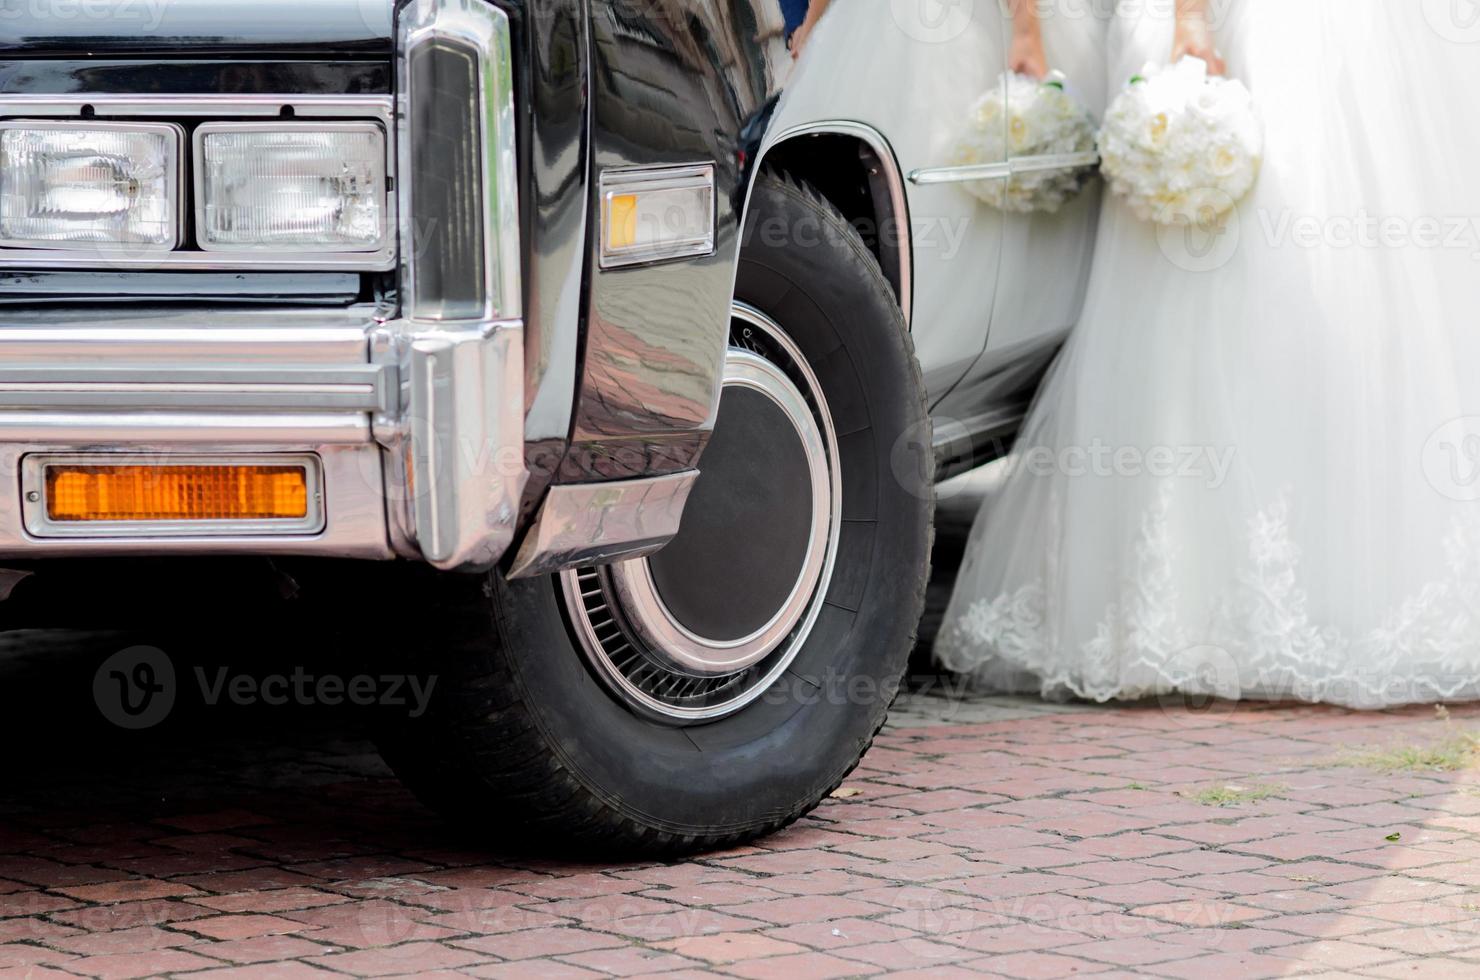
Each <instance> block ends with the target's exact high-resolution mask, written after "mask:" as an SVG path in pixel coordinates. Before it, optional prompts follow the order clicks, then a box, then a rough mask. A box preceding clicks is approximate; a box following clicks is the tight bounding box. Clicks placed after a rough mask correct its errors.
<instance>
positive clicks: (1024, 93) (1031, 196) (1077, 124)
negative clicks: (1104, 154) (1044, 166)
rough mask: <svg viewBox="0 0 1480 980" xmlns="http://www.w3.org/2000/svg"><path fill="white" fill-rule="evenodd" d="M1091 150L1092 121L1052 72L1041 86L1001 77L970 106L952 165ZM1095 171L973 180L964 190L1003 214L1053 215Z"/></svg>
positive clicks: (1006, 75)
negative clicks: (1051, 213)
mask: <svg viewBox="0 0 1480 980" xmlns="http://www.w3.org/2000/svg"><path fill="white" fill-rule="evenodd" d="M1094 148H1095V122H1094V119H1093V118H1092V117H1091V116H1090V114H1089V112H1088V111H1087V110H1086V109H1085V108H1084V106H1083V105H1081V104H1080V103H1079V101H1078V100H1077V99H1075V98H1074V96H1073V95H1071V94H1070V93H1069V92H1068V91H1067V90H1066V89H1065V87H1064V76H1063V75H1062V74H1060V73H1059V72H1053V73H1052V74H1050V75H1049V76H1048V78H1047V79H1045V80H1043V81H1041V82H1040V81H1037V80H1035V79H1032V78H1029V77H1027V76H1026V75H1017V74H1012V73H1010V72H1005V73H1003V75H1002V81H1001V82H1000V83H999V84H998V85H996V86H995V87H994V88H992V89H991V91H989V92H987V94H986V95H983V96H982V97H981V98H980V99H978V100H977V101H976V104H975V105H973V106H972V107H971V112H970V114H969V115H968V117H967V125H966V132H965V133H964V134H963V135H962V137H961V139H960V140H958V141H957V143H956V148H955V151H954V153H953V155H952V159H951V163H952V165H954V166H970V165H972V164H982V163H1001V162H1003V161H1004V160H1007V159H1009V158H1010V157H1014V156H1036V155H1039V154H1049V153H1084V152H1087V151H1090V150H1093V149H1094ZM1093 173H1094V167H1093V166H1088V165H1086V166H1084V167H1079V168H1074V169H1059V170H1042V171H1036V172H1033V173H1025V174H1014V175H1012V177H1010V178H1008V179H1007V180H1001V179H997V180H975V181H971V182H970V183H968V184H966V185H965V186H966V189H967V190H968V191H970V192H971V193H972V194H974V195H976V196H977V197H979V198H981V199H982V200H983V201H986V202H987V203H988V204H990V205H992V207H994V208H997V209H999V210H1002V211H1023V212H1029V211H1050V212H1052V211H1057V210H1058V209H1059V208H1060V207H1062V206H1063V204H1064V202H1065V201H1067V200H1069V198H1071V197H1073V196H1074V195H1075V194H1077V193H1078V192H1079V188H1080V187H1082V186H1083V185H1084V182H1085V180H1087V179H1088V178H1089V177H1090V175H1092V174H1093Z"/></svg>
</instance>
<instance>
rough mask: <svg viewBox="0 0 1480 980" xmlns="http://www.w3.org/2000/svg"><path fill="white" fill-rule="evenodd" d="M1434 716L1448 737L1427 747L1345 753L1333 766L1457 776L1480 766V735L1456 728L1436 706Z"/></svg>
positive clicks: (1389, 747) (1396, 746) (1390, 747)
mask: <svg viewBox="0 0 1480 980" xmlns="http://www.w3.org/2000/svg"><path fill="white" fill-rule="evenodd" d="M1434 715H1435V717H1436V718H1438V720H1439V721H1442V722H1443V723H1444V735H1443V737H1442V738H1439V739H1437V740H1435V741H1432V742H1429V743H1426V744H1419V745H1413V744H1401V743H1398V744H1392V745H1386V746H1380V747H1367V748H1363V749H1356V750H1352V751H1350V752H1346V753H1343V754H1342V755H1339V756H1337V757H1336V758H1335V759H1333V760H1332V761H1331V763H1330V765H1333V766H1346V767H1350V768H1355V769H1371V770H1372V771H1374V772H1385V773H1393V772H1455V771H1457V770H1460V769H1472V768H1475V767H1477V766H1480V734H1477V733H1475V732H1467V731H1464V730H1463V729H1460V728H1456V727H1455V725H1454V722H1453V721H1451V720H1450V717H1449V710H1448V709H1447V708H1445V707H1444V706H1443V705H1442V704H1436V705H1434Z"/></svg>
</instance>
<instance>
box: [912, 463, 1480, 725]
mask: <svg viewBox="0 0 1480 980" xmlns="http://www.w3.org/2000/svg"><path fill="white" fill-rule="evenodd" d="M1169 504H1170V487H1169V486H1165V485H1164V486H1163V487H1162V488H1161V489H1160V491H1159V492H1158V494H1157V497H1156V500H1155V502H1154V503H1153V505H1152V506H1151V507H1150V508H1149V510H1148V512H1147V514H1146V515H1145V517H1144V518H1143V520H1142V521H1141V525H1140V528H1139V530H1138V534H1137V537H1136V542H1135V547H1134V552H1133V561H1132V574H1130V575H1128V576H1126V577H1125V578H1124V579H1123V580H1122V581H1121V582H1120V583H1119V587H1118V589H1117V598H1116V599H1115V600H1114V601H1112V602H1111V603H1110V604H1109V605H1108V607H1107V608H1106V610H1105V613H1104V616H1103V617H1102V618H1101V620H1100V621H1099V623H1098V624H1097V626H1096V628H1095V632H1094V635H1093V636H1092V637H1091V638H1089V639H1088V640H1086V641H1084V642H1082V643H1080V645H1079V646H1078V648H1077V649H1063V648H1062V645H1061V644H1060V643H1058V642H1056V640H1055V637H1054V636H1053V633H1054V632H1055V631H1056V630H1057V629H1058V626H1059V624H1058V623H1057V622H1056V620H1055V617H1054V610H1053V609H1052V608H1051V603H1052V601H1053V597H1052V595H1051V594H1050V588H1049V585H1048V583H1049V582H1052V581H1054V578H1053V573H1052V570H1051V569H1050V570H1046V572H1047V573H1048V577H1046V578H1037V579H1035V580H1034V581H1031V582H1029V583H1028V584H1026V585H1023V586H1022V587H1020V588H1018V589H1016V590H1014V591H1011V592H1005V593H1003V594H1001V595H998V596H996V597H995V598H992V599H985V598H983V599H977V600H975V601H974V602H972V603H971V605H970V606H969V607H968V608H967V610H966V612H965V613H964V614H963V615H960V616H958V617H957V618H956V619H955V620H954V621H953V622H951V623H949V624H947V626H946V628H945V629H944V630H943V631H942V634H941V637H940V640H939V641H938V642H937V646H936V656H937V659H938V660H939V661H940V663H941V664H942V665H943V666H945V667H946V668H948V669H950V670H953V671H956V672H958V673H962V674H969V675H971V677H972V679H973V681H975V682H976V683H977V684H978V685H979V686H982V687H986V688H990V689H993V690H1007V691H1014V692H1018V693H1023V692H1027V691H1031V690H1034V689H1036V690H1037V692H1038V693H1039V694H1041V695H1042V696H1044V697H1046V698H1051V699H1055V700H1061V699H1064V698H1066V697H1079V698H1086V699H1090V700H1095V701H1109V700H1112V699H1122V700H1135V699H1139V698H1144V697H1151V696H1163V695H1166V694H1170V693H1173V692H1180V693H1182V694H1189V695H1198V696H1215V697H1221V698H1228V699H1240V698H1252V699H1264V700H1298V701H1312V702H1330V703H1335V704H1343V705H1348V706H1351V707H1362V708H1377V707H1385V706H1390V705H1397V704H1413V703H1426V702H1432V701H1448V700H1460V699H1472V698H1475V697H1480V521H1477V520H1476V519H1474V518H1467V519H1466V518H1457V519H1456V520H1455V521H1454V522H1453V523H1452V524H1451V526H1450V529H1449V531H1448V533H1447V534H1446V535H1445V538H1444V540H1443V551H1444V555H1445V558H1446V565H1447V572H1448V574H1447V575H1446V576H1445V577H1444V578H1442V579H1439V580H1436V581H1432V582H1429V583H1428V584H1426V585H1424V586H1423V587H1422V588H1420V589H1419V590H1418V591H1417V592H1415V593H1414V594H1413V595H1410V596H1408V597H1407V598H1405V599H1404V600H1403V601H1402V602H1400V603H1399V604H1398V605H1397V606H1396V608H1394V609H1392V610H1390V611H1389V612H1388V613H1387V614H1385V615H1384V616H1383V617H1382V618H1381V619H1380V620H1379V621H1378V622H1379V624H1380V625H1378V626H1377V627H1376V628H1373V629H1371V630H1368V631H1366V632H1364V633H1362V634H1360V635H1353V636H1348V635H1346V634H1344V633H1343V632H1341V631H1340V630H1338V629H1336V628H1334V627H1331V626H1328V625H1319V624H1317V623H1315V622H1313V621H1312V618H1311V616H1310V614H1309V613H1308V611H1307V594H1306V592H1305V591H1304V590H1303V589H1301V588H1300V585H1299V578H1300V576H1299V565H1300V550H1299V548H1298V547H1297V546H1296V544H1295V543H1294V540H1293V539H1292V537H1291V535H1290V527H1289V497H1288V494H1282V495H1281V496H1280V497H1279V498H1277V499H1276V501H1275V502H1274V504H1273V505H1272V506H1270V507H1269V508H1268V509H1266V510H1263V511H1260V512H1259V513H1257V514H1255V515H1254V516H1253V517H1252V518H1251V519H1250V520H1249V521H1248V523H1247V526H1246V533H1247V565H1246V567H1245V568H1243V569H1242V570H1241V571H1240V572H1239V573H1238V574H1237V577H1236V579H1235V582H1234V585H1233V587H1232V588H1231V589H1230V591H1229V593H1228V594H1226V595H1224V596H1221V597H1219V598H1218V599H1217V600H1216V601H1215V602H1214V603H1213V604H1212V609H1211V616H1210V620H1209V622H1208V624H1207V625H1206V626H1205V627H1204V628H1203V629H1201V630H1199V631H1197V632H1194V631H1192V630H1190V629H1189V628H1188V627H1187V625H1186V623H1184V622H1182V621H1181V620H1180V619H1179V614H1178V606H1177V601H1178V597H1177V589H1176V580H1175V577H1174V575H1173V565H1174V558H1175V553H1174V543H1173V541H1172V537H1171V533H1170V529H1169V522H1168V520H1167V514H1168V509H1169Z"/></svg>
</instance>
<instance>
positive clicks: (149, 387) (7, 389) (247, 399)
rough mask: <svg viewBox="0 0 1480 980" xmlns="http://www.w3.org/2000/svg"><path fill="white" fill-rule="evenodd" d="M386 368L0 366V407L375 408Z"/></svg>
mask: <svg viewBox="0 0 1480 980" xmlns="http://www.w3.org/2000/svg"><path fill="white" fill-rule="evenodd" d="M396 387H397V385H396V381H395V369H394V367H392V366H390V365H374V364H357V365H346V366H344V367H338V368H331V367H323V366H321V367H311V368H300V367H297V366H292V365H284V366H282V367H261V368H249V367H242V368H236V367H210V368H175V367H154V366H139V367H96V366H93V365H90V364H85V365H80V366H78V367H62V366H59V365H55V364H46V365H27V366H19V367H13V366H9V365H6V366H0V409H5V408H21V407H25V408H34V407H56V408H75V409H88V408H133V409H158V410H160V411H181V410H188V409H220V410H227V411H230V410H241V409H266V408H276V409H284V410H299V411H321V410H329V409H338V410H341V411H361V412H378V411H385V410H386V409H387V408H389V407H390V406H391V404H392V399H393V397H394V395H395V392H396Z"/></svg>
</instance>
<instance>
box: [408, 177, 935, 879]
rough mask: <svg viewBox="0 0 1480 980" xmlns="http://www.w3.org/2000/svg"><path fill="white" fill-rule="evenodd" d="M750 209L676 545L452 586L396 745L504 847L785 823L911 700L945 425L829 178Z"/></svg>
mask: <svg viewBox="0 0 1480 980" xmlns="http://www.w3.org/2000/svg"><path fill="white" fill-rule="evenodd" d="M750 215H751V217H750V223H749V225H748V227H747V231H748V232H750V234H748V235H747V237H746V243H745V245H744V248H743V251H742V254H741V259H740V266H739V273H738V278H737V282H736V300H735V305H734V308H733V316H732V321H731V332H730V347H729V352H728V355H727V357H726V367H725V379H724V388H723V393H722V396H721V400H720V410H719V415H718V419H717V422H716V425H715V431H714V435H713V437H712V439H711V441H710V444H709V446H708V447H707V448H706V449H705V452H704V455H703V457H702V458H701V460H700V477H699V479H698V480H697V482H696V485H695V487H694V490H693V492H692V494H691V495H690V498H689V502H688V505H687V507H686V509H685V511H684V518H683V525H682V528H681V530H680V531H679V534H678V536H677V537H676V538H675V539H674V540H673V542H672V543H670V544H669V545H668V546H667V547H666V548H665V549H663V550H662V551H661V552H659V553H657V554H656V555H653V556H652V557H650V558H644V559H637V560H634V561H628V562H622V563H618V564H615V565H610V566H601V567H597V566H592V567H588V568H578V569H572V570H570V571H567V572H564V573H561V574H559V575H556V576H551V577H548V578H544V579H535V580H528V581H517V582H510V581H506V580H504V579H503V578H502V577H500V576H498V575H496V574H495V575H492V576H490V577H489V578H487V579H477V580H473V581H472V582H464V581H460V580H458V579H457V578H456V577H454V576H429V581H428V583H427V584H428V585H429V588H428V590H427V591H428V594H429V595H434V596H435V597H436V598H435V602H436V609H434V610H427V611H426V613H427V614H426V615H424V616H421V617H418V628H422V627H424V626H425V625H426V624H427V623H428V622H432V623H435V624H438V625H439V629H438V634H439V635H436V636H434V637H433V638H432V640H431V645H432V646H434V649H431V650H428V651H427V656H428V658H430V659H432V660H434V661H435V663H436V665H437V670H438V675H439V676H438V683H437V685H436V687H435V688H434V693H433V696H432V699H431V702H430V705H429V707H428V709H427V711H426V713H425V714H424V715H423V716H422V717H421V718H419V719H417V720H416V721H414V722H408V723H407V724H405V725H404V726H401V727H400V728H398V729H397V730H396V731H395V732H394V733H393V734H392V736H391V738H390V739H389V740H388V741H387V742H386V743H385V744H384V748H385V750H386V755H387V758H388V759H390V760H391V763H392V765H393V766H394V767H395V768H396V770H397V771H398V772H399V773H400V774H401V775H402V776H403V778H404V779H406V781H407V782H408V784H410V785H411V786H412V787H413V788H414V789H415V790H416V791H417V792H418V793H419V794H420V795H421V796H422V797H423V798H424V799H425V800H427V801H428V802H429V803H431V804H432V805H434V806H435V807H437V808H438V809H441V810H443V811H444V812H446V813H448V814H449V815H450V816H452V817H454V818H456V819H457V820H458V821H459V822H460V823H463V824H466V825H469V826H471V827H473V828H474V829H475V830H476V832H477V833H478V834H479V835H480V836H481V837H483V838H484V839H486V840H488V841H489V842H490V843H497V842H499V840H500V836H501V835H506V834H508V833H510V832H512V833H515V834H521V833H522V834H525V835H527V834H528V833H529V832H531V831H533V832H535V833H536V834H537V835H539V836H544V837H549V838H551V839H553V840H558V841H560V842H562V843H564V844H566V845H567V846H568V845H570V844H572V843H575V844H578V845H585V846H586V847H588V848H594V849H599V850H601V851H603V852H607V853H610V852H612V851H615V850H620V851H627V852H638V853H644V854H650V855H657V854H675V853H682V852H686V851H693V850H699V849H707V848H713V847H718V846H724V845H729V844H734V843H738V842H741V841H744V840H747V839H749V838H752V837H755V836H757V835H760V834H764V833H768V832H770V831H773V830H776V829H778V828H780V827H783V826H785V825H786V824H788V823H790V822H791V821H793V820H796V819H797V818H798V817H800V816H801V815H803V814H805V813H806V812H808V811H809V810H811V809H812V808H813V807H814V806H816V805H817V804H818V802H820V801H821V800H822V798H823V797H825V796H826V795H827V794H828V793H829V792H830V791H831V790H832V789H834V788H835V787H836V786H837V785H838V784H839V783H840V782H842V780H843V778H844V777H845V776H846V775H847V774H848V773H849V772H850V771H851V770H852V769H853V767H854V766H855V765H856V764H857V763H858V760H859V758H860V757H861V756H862V754H863V752H864V750H865V749H867V747H868V745H869V743H870V742H871V740H872V739H873V737H874V735H875V733H876V732H877V731H878V729H879V727H880V726H881V725H882V724H883V721H884V717H885V713H886V711H887V709H888V706H889V703H890V701H891V700H892V698H893V696H894V694H895V693H896V691H897V688H898V685H899V681H900V678H901V675H902V674H903V672H904V668H905V664H906V661H907V658H908V656H909V653H910V649H911V646H912V640H913V636H914V631H915V627H916V624H917V622H918V620H919V616H920V612H921V608H922V605H923V601H924V588H925V582H926V577H927V571H928V567H929V551H930V537H931V507H932V500H931V492H930V486H931V481H930V472H929V467H930V456H929V453H928V451H927V452H921V453H916V454H914V455H913V456H912V455H911V454H909V453H907V452H906V453H903V454H901V453H900V452H899V451H898V448H899V447H900V446H902V445H906V444H907V443H908V442H909V441H910V440H915V441H918V440H919V434H920V433H921V432H927V431H928V416H927V413H926V408H925V395H924V390H923V385H922V383H921V379H920V372H919V367H918V365H917V363H916V361H915V358H914V354H913V351H912V348H911V344H910V338H909V334H908V332H907V330H906V328H905V326H904V323H903V320H902V317H901V315H900V311H899V307H898V305H897V304H896V302H895V300H894V297H893V294H892V292H891V290H890V287H889V284H888V283H887V281H886V280H885V279H884V276H883V275H882V273H881V271H880V270H879V267H878V265H877V264H876V262H875V261H874V259H873V257H872V256H871V255H870V254H869V253H868V251H867V250H866V248H865V246H864V244H863V242H862V241H861V240H860V239H859V237H858V235H857V234H856V232H855V231H854V229H853V228H851V227H850V226H849V225H848V224H847V222H846V221H845V219H843V217H842V216H841V215H839V214H838V213H837V212H836V211H835V210H833V209H832V208H831V207H830V206H829V205H828V204H827V203H826V202H825V201H824V200H823V199H822V198H821V197H820V196H818V195H817V194H816V193H815V192H813V191H812V190H811V189H810V188H808V187H807V186H805V185H802V184H798V183H796V182H794V181H790V180H787V179H784V178H782V177H779V176H775V175H771V174H762V175H761V176H760V177H759V178H758V179H757V181H756V185H755V189H754V195H753V198H752V204H751V211H750ZM758 228H759V229H760V232H759V233H756V231H757V229H758ZM768 229H769V231H770V233H767V230H768ZM792 230H796V231H798V232H800V231H802V230H805V231H806V234H801V233H798V234H790V233H788V232H789V231H792ZM925 443H926V444H927V446H928V440H925ZM901 459H905V460H907V461H908V460H912V461H913V470H912V471H911V472H900V469H901ZM423 645H426V641H423Z"/></svg>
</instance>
